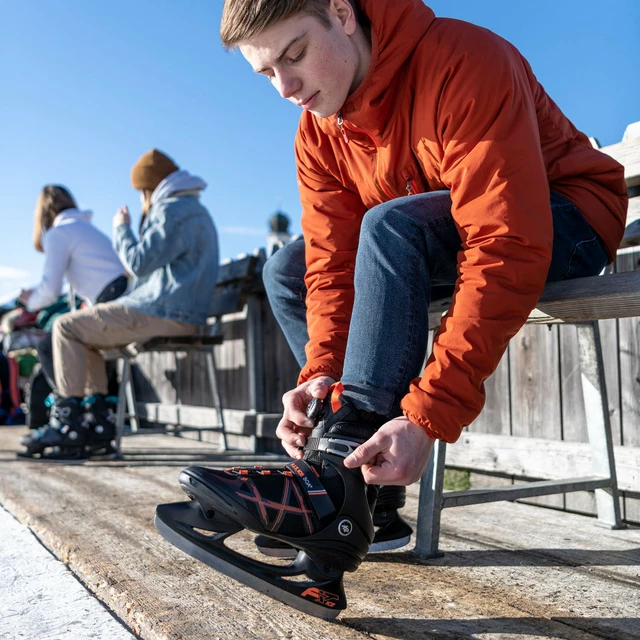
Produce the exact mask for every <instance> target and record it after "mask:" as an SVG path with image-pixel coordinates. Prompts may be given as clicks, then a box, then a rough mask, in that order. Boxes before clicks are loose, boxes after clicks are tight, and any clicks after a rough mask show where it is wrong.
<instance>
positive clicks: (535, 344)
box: [509, 326, 564, 507]
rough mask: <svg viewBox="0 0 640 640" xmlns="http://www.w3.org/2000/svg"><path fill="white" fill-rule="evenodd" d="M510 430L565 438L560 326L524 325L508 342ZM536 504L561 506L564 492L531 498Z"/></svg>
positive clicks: (517, 432)
mask: <svg viewBox="0 0 640 640" xmlns="http://www.w3.org/2000/svg"><path fill="white" fill-rule="evenodd" d="M509 358H510V371H511V376H510V382H511V433H512V434H513V435H514V436H536V437H538V438H557V439H558V440H559V439H560V438H561V437H562V428H561V420H562V415H561V412H560V406H561V405H560V381H559V378H558V370H559V350H558V328H557V327H552V328H551V330H549V328H547V327H534V326H524V327H523V328H522V329H521V330H520V331H519V332H518V334H517V335H516V336H515V337H514V338H513V339H512V340H511V343H510V345H509ZM532 501H533V502H534V503H536V504H544V505H548V506H554V507H562V506H563V504H564V502H563V497H562V495H555V496H544V497H540V498H532Z"/></svg>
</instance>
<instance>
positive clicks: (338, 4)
mask: <svg viewBox="0 0 640 640" xmlns="http://www.w3.org/2000/svg"><path fill="white" fill-rule="evenodd" d="M329 17H332V18H335V19H337V21H338V22H339V23H340V25H341V26H342V28H343V29H344V32H345V33H346V34H347V35H348V36H352V35H353V34H354V33H355V32H356V29H357V28H358V18H357V16H356V12H355V10H354V8H353V6H352V5H351V3H350V2H349V0H330V2H329Z"/></svg>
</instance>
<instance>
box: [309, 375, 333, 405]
mask: <svg viewBox="0 0 640 640" xmlns="http://www.w3.org/2000/svg"><path fill="white" fill-rule="evenodd" d="M332 384H333V382H329V379H328V378H316V379H315V380H313V381H312V382H311V384H310V385H309V393H310V394H311V395H312V396H313V397H314V398H319V399H320V400H322V399H324V398H326V397H327V393H328V392H329V387H330V386H331V385H332Z"/></svg>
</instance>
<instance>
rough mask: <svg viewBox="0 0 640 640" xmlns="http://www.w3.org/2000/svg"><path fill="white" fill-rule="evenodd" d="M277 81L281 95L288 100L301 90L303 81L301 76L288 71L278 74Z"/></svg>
mask: <svg viewBox="0 0 640 640" xmlns="http://www.w3.org/2000/svg"><path fill="white" fill-rule="evenodd" d="M276 83H277V89H278V93H280V95H281V96H282V97H283V98H285V99H286V100H288V99H289V98H291V96H293V95H294V94H296V93H297V92H298V91H300V88H301V87H302V82H301V81H300V79H299V78H296V77H295V76H292V75H289V74H287V73H282V74H276Z"/></svg>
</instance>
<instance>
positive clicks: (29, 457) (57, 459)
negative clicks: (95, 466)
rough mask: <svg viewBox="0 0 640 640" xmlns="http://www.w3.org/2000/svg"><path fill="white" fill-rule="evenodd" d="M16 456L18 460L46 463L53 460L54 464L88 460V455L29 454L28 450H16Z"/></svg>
mask: <svg viewBox="0 0 640 640" xmlns="http://www.w3.org/2000/svg"><path fill="white" fill-rule="evenodd" d="M16 458H17V459H18V460H26V461H27V462H37V463H39V464H44V463H46V462H52V463H54V464H84V463H85V462H86V461H87V460H88V458H86V457H66V456H64V455H45V456H42V455H40V456H38V455H37V454H29V453H28V452H26V451H16Z"/></svg>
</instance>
